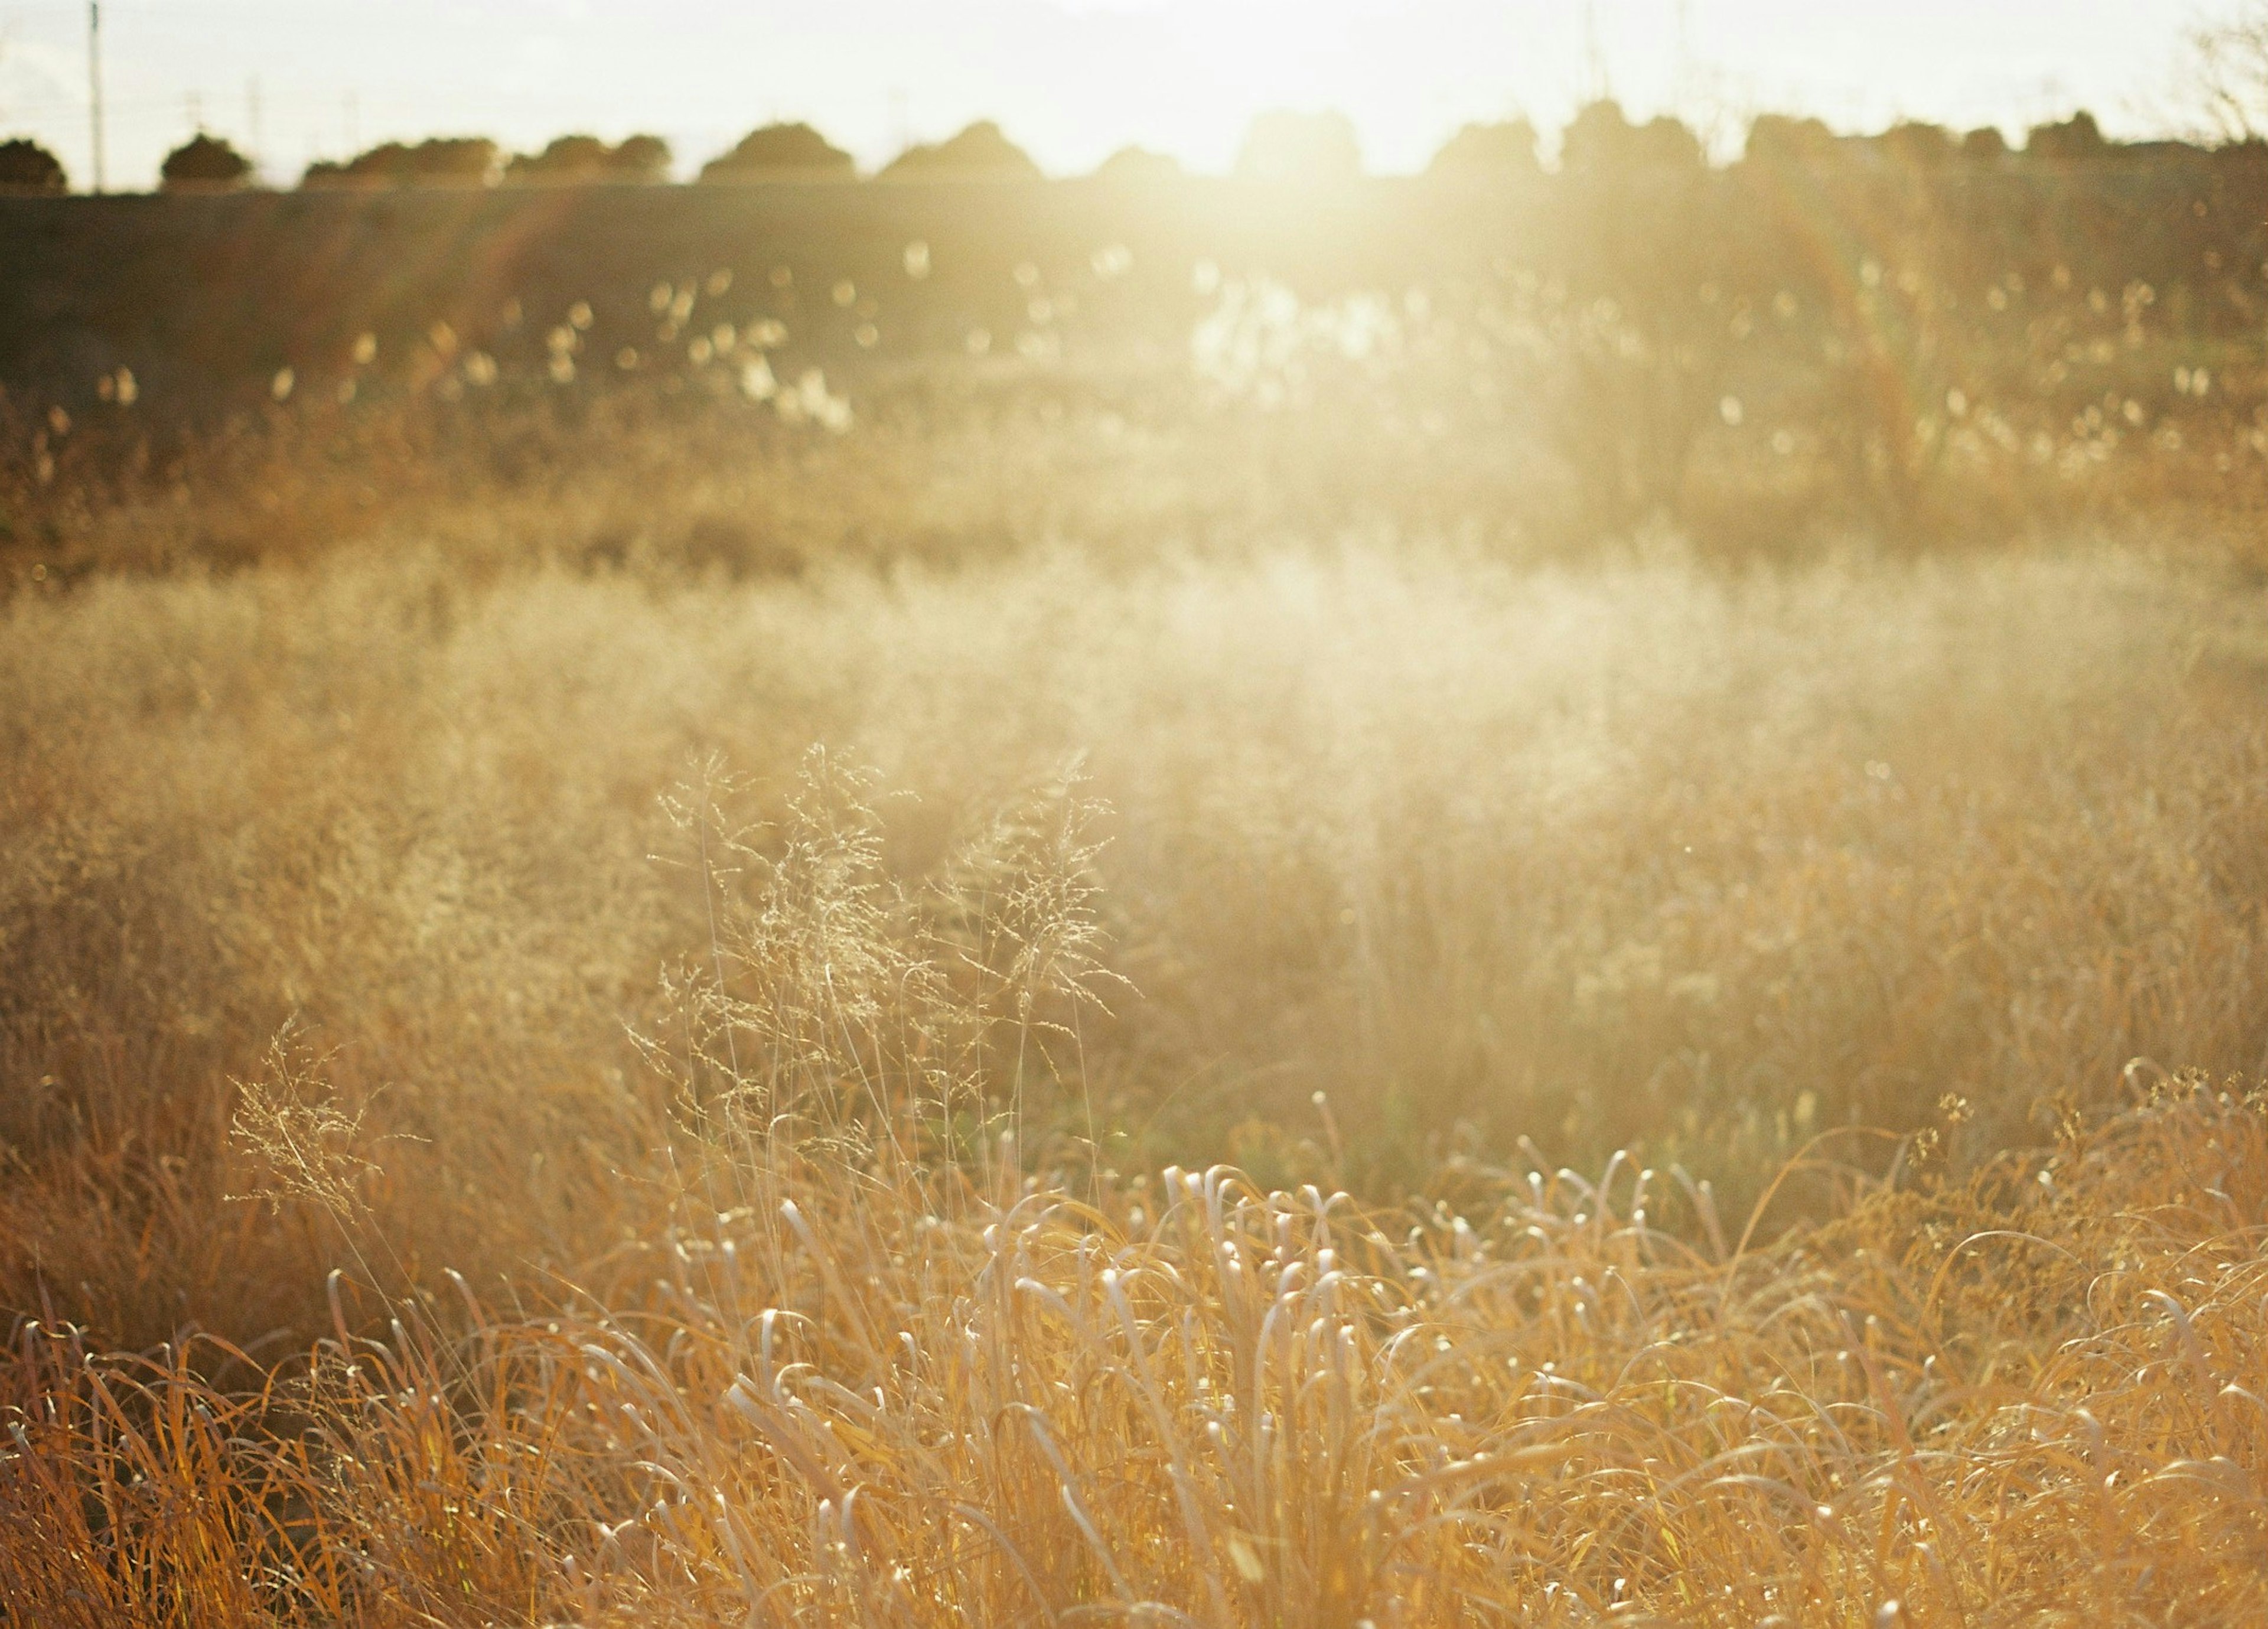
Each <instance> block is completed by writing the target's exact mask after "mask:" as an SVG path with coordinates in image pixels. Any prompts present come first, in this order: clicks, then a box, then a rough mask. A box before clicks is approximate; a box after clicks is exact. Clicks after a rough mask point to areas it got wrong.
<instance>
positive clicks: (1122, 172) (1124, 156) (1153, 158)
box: [1094, 147, 1185, 184]
mask: <svg viewBox="0 0 2268 1629" xmlns="http://www.w3.org/2000/svg"><path fill="white" fill-rule="evenodd" d="M1183 173H1185V172H1184V171H1183V170H1182V161H1181V160H1180V159H1179V158H1173V157H1171V156H1170V155H1168V154H1166V153H1162V152H1152V151H1150V150H1149V149H1148V148H1146V147H1121V148H1120V149H1119V150H1118V151H1116V152H1114V153H1112V154H1111V155H1110V156H1109V157H1108V158H1105V159H1104V160H1103V161H1102V162H1101V164H1100V165H1098V166H1096V167H1095V172H1094V177H1095V179H1096V180H1097V181H1117V182H1123V183H1129V184H1133V183H1148V182H1154V181H1178V180H1180V179H1181V177H1182V174H1183Z"/></svg>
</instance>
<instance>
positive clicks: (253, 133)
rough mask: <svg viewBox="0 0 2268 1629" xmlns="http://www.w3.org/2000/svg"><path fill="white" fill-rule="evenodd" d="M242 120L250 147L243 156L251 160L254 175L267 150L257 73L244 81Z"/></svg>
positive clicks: (264, 158)
mask: <svg viewBox="0 0 2268 1629" xmlns="http://www.w3.org/2000/svg"><path fill="white" fill-rule="evenodd" d="M244 122H245V134H246V138H247V141H248V142H249V143H250V144H251V147H252V151H250V152H248V153H247V154H246V155H245V157H247V158H250V159H251V160H252V168H253V173H254V175H255V176H256V175H257V174H258V173H259V172H260V169H261V166H262V165H263V164H264V163H265V161H266V157H267V152H268V137H267V133H266V132H265V131H264V130H262V129H261V118H260V76H259V75H258V74H254V75H253V76H252V77H251V78H249V79H247V80H246V81H245V82H244Z"/></svg>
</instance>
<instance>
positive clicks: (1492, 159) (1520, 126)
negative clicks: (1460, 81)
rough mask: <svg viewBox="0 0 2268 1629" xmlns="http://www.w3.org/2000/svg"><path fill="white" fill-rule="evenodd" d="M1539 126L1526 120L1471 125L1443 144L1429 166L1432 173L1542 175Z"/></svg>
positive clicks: (1486, 177) (1491, 177)
mask: <svg viewBox="0 0 2268 1629" xmlns="http://www.w3.org/2000/svg"><path fill="white" fill-rule="evenodd" d="M1542 170H1543V166H1542V165H1541V164H1540V163H1538V162H1537V160H1536V157H1535V126H1534V125H1532V124H1530V123H1529V122H1528V121H1527V120H1525V119H1508V120H1506V121H1504V122H1501V123H1498V124H1469V125H1467V126H1465V127H1464V129H1461V130H1459V131H1458V132H1457V133H1456V134H1455V135H1454V136H1451V137H1449V139H1448V140H1447V141H1446V142H1444V143H1443V144H1441V150H1440V151H1439V152H1437V153H1435V154H1434V155H1433V162H1432V164H1431V165H1429V166H1427V167H1426V173H1428V174H1431V175H1447V176H1455V177H1458V178H1460V179H1463V180H1472V181H1495V180H1500V179H1503V178H1505V177H1508V176H1525V175H1535V174H1538V173H1541V172H1542Z"/></svg>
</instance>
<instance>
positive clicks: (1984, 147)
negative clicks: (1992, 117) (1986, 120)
mask: <svg viewBox="0 0 2268 1629" xmlns="http://www.w3.org/2000/svg"><path fill="white" fill-rule="evenodd" d="M1961 156H1962V158H1966V159H1968V160H1969V161H1970V163H1971V164H1997V163H1999V161H2000V160H2001V159H2003V158H2007V156H2008V138H2007V136H2003V135H2001V134H2000V132H1999V129H1996V128H1994V127H1993V126H1992V125H1989V124H1987V125H1983V126H1980V127H1979V128H1977V129H1974V130H1971V131H1970V132H1969V134H1968V135H1966V136H1962V138H1961Z"/></svg>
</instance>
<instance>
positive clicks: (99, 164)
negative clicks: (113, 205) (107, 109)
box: [86, 0, 110, 193]
mask: <svg viewBox="0 0 2268 1629" xmlns="http://www.w3.org/2000/svg"><path fill="white" fill-rule="evenodd" d="M86 109H87V124H88V127H89V133H90V135H91V136H92V140H93V144H94V189H95V191H96V192H97V193H102V192H107V191H108V190H109V181H110V177H109V174H108V173H107V166H106V164H105V162H104V156H103V144H102V0H86Z"/></svg>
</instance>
